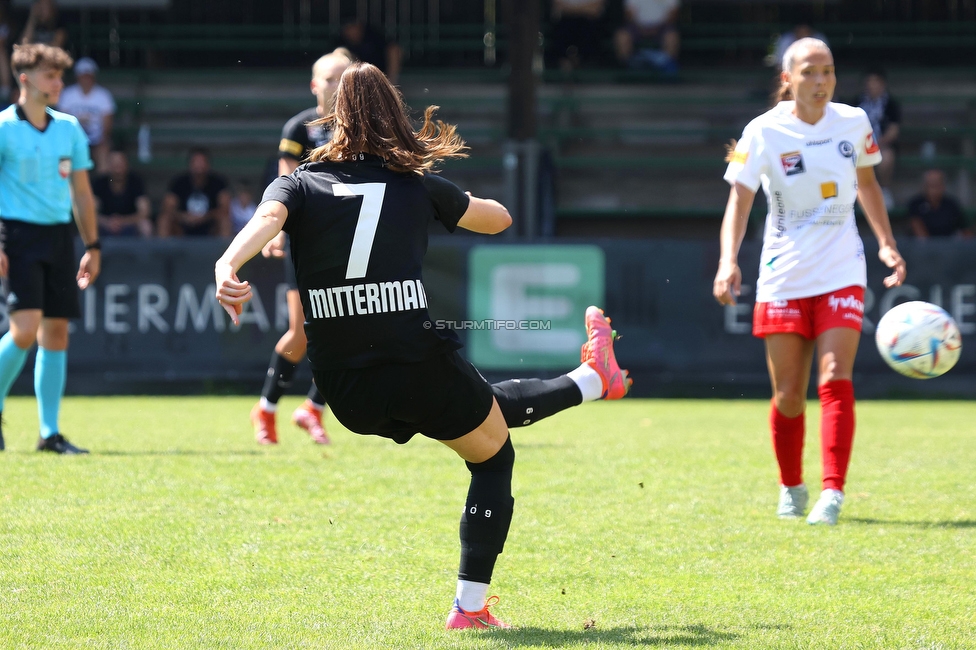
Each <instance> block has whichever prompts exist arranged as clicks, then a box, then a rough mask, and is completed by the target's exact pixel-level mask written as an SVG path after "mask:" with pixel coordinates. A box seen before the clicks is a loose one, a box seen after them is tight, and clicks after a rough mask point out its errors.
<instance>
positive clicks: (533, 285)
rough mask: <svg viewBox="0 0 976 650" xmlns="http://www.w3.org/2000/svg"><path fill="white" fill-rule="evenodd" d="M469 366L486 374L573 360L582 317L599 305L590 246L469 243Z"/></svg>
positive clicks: (582, 334) (598, 260) (597, 267)
mask: <svg viewBox="0 0 976 650" xmlns="http://www.w3.org/2000/svg"><path fill="white" fill-rule="evenodd" d="M468 282H469V291H468V317H469V319H470V320H468V321H465V322H464V323H463V324H462V325H461V326H462V328H463V329H466V330H468V344H467V346H466V348H467V350H468V354H470V355H471V356H470V359H471V361H472V362H473V363H474V364H475V365H476V366H478V367H480V368H485V369H509V368H511V369H516V368H519V367H525V368H539V369H550V368H551V369H558V368H571V367H573V366H575V365H577V364H578V363H579V355H580V346H581V345H583V343H584V342H586V329H585V327H584V325H583V313H584V311H585V310H586V308H587V307H588V306H589V305H602V304H603V295H604V256H603V250H601V249H600V248H599V247H597V246H476V247H474V248H472V249H471V251H470V253H469V258H468Z"/></svg>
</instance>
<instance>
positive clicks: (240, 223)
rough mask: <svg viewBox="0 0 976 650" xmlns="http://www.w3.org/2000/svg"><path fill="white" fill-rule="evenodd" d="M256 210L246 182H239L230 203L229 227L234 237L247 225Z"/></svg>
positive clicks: (256, 207)
mask: <svg viewBox="0 0 976 650" xmlns="http://www.w3.org/2000/svg"><path fill="white" fill-rule="evenodd" d="M257 209H258V206H257V204H256V203H255V202H254V195H253V194H251V187H250V185H248V184H247V182H246V181H241V182H240V184H238V186H237V191H236V192H234V198H233V199H231V202H230V227H231V230H232V231H233V233H234V234H235V235H236V234H237V233H239V232H240V231H241V229H242V228H244V226H246V225H247V222H248V221H250V220H251V217H253V216H254V211H255V210H257Z"/></svg>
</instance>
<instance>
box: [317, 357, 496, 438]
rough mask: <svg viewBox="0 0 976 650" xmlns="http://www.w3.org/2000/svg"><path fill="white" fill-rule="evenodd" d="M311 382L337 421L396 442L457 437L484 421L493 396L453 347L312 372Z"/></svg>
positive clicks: (478, 374) (477, 373)
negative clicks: (414, 358)
mask: <svg viewBox="0 0 976 650" xmlns="http://www.w3.org/2000/svg"><path fill="white" fill-rule="evenodd" d="M315 385H316V386H318V389H319V391H320V392H321V393H322V395H323V396H324V397H325V401H326V402H327V403H328V405H329V408H331V409H332V413H333V415H335V416H336V419H337V420H339V422H340V423H342V426H344V427H346V428H347V429H349V430H350V431H352V432H354V433H359V434H363V435H374V436H383V437H384V438H390V439H391V440H393V441H394V442H396V443H398V444H401V445H402V444H403V443H405V442H407V441H408V440H410V438H412V437H413V436H414V435H415V434H417V433H420V434H422V435H424V436H427V437H428V438H433V439H434V440H454V439H456V438H460V437H461V436H463V435H465V434H467V433H470V432H471V431H474V430H475V429H477V428H478V427H479V426H481V424H482V423H484V421H485V420H486V419H487V418H488V413H489V412H490V411H491V406H492V403H493V401H494V395H493V394H492V391H491V384H489V383H488V382H487V381H486V380H485V378H484V377H482V376H481V373H479V372H478V370H477V369H476V368H475V367H474V366H472V365H471V364H470V363H468V361H467V360H465V359H464V357H462V356H461V355H460V354H458V353H457V352H448V353H447V354H442V355H438V356H436V357H433V358H431V359H427V360H425V361H420V362H417V363H397V364H386V365H381V366H370V367H368V368H350V369H344V370H327V371H324V372H315Z"/></svg>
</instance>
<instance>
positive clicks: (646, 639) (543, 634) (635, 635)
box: [494, 622, 738, 648]
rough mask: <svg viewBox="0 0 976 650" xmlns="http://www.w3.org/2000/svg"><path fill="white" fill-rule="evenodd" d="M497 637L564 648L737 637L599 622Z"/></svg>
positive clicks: (703, 642) (702, 642) (690, 628)
mask: <svg viewBox="0 0 976 650" xmlns="http://www.w3.org/2000/svg"><path fill="white" fill-rule="evenodd" d="M494 634H495V635H497V636H499V637H504V638H506V639H510V640H511V641H514V642H516V643H519V644H523V643H524V644H527V645H537V644H538V645H545V646H546V647H555V648H558V647H560V646H563V645H590V644H592V645H600V644H620V645H625V646H628V647H640V646H670V645H690V646H709V645H718V644H720V643H726V642H728V641H731V640H733V639H735V638H737V637H738V635H737V634H732V633H731V632H721V631H719V630H713V629H711V628H709V627H706V626H704V625H652V626H649V627H633V626H625V627H608V628H601V627H600V624H599V622H597V623H596V624H595V625H594V626H593V627H591V628H589V629H585V630H584V629H580V630H572V631H570V630H547V629H544V628H539V627H520V628H518V629H515V630H496V631H495V632H494Z"/></svg>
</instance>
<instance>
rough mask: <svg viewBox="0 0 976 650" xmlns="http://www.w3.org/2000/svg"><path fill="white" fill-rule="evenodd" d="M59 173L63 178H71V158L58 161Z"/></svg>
mask: <svg viewBox="0 0 976 650" xmlns="http://www.w3.org/2000/svg"><path fill="white" fill-rule="evenodd" d="M58 173H59V174H61V178H67V177H68V176H71V158H62V159H61V160H60V161H58Z"/></svg>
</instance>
